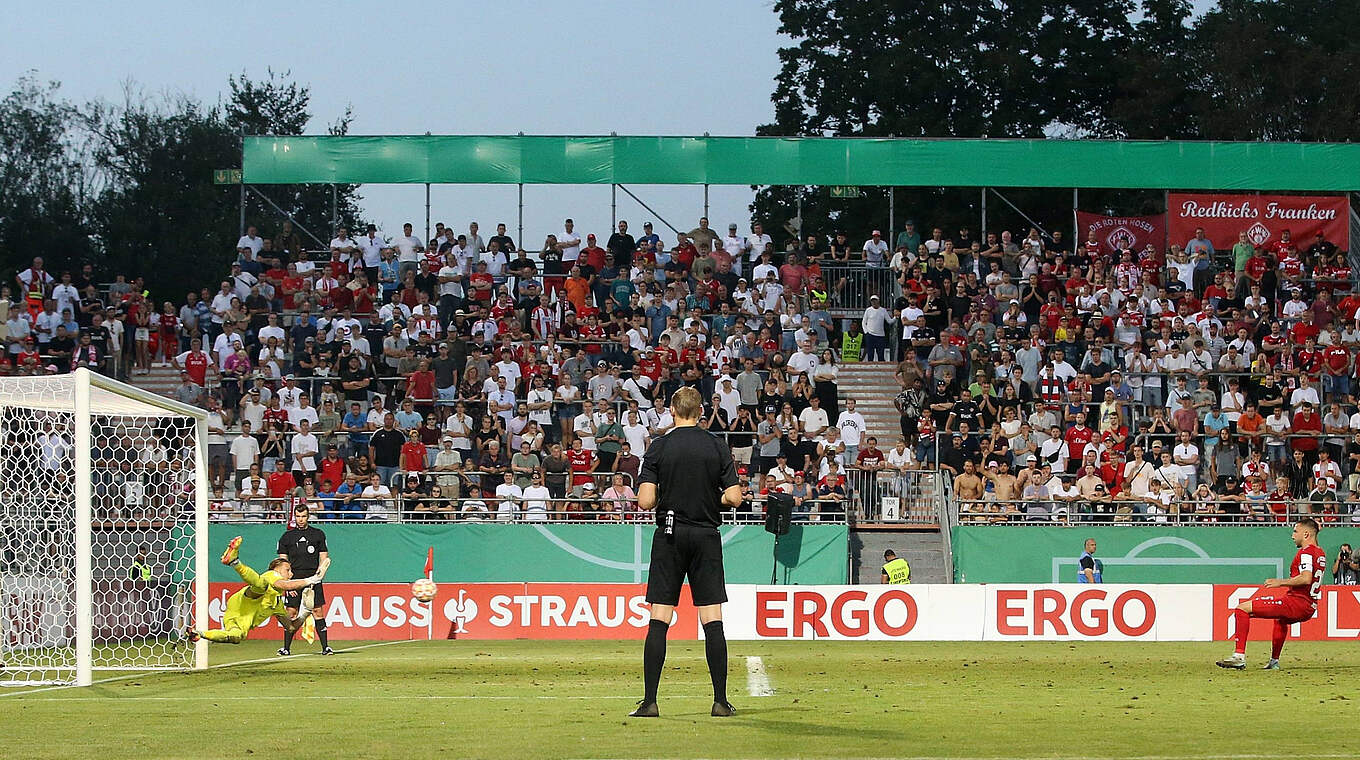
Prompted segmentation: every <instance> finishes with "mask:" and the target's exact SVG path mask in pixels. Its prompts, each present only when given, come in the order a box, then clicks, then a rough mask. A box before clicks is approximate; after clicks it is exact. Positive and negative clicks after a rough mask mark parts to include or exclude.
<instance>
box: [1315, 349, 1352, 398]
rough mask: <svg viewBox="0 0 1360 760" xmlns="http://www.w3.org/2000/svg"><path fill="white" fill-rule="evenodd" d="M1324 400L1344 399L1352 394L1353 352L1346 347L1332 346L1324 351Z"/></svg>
mask: <svg viewBox="0 0 1360 760" xmlns="http://www.w3.org/2000/svg"><path fill="white" fill-rule="evenodd" d="M1322 367H1323V373H1322V396H1323V399H1324V400H1325V399H1328V398H1331V399H1337V398H1341V399H1344V398H1345V397H1346V394H1348V393H1350V391H1351V385H1350V373H1351V352H1350V351H1347V350H1346V347H1345V346H1342V345H1340V344H1332V345H1330V346H1327V347H1326V348H1324V349H1322Z"/></svg>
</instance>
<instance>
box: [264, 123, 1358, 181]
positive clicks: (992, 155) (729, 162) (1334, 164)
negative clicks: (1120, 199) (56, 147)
mask: <svg viewBox="0 0 1360 760" xmlns="http://www.w3.org/2000/svg"><path fill="white" fill-rule="evenodd" d="M243 168H244V172H245V181H246V182H248V183H251V184H303V183H312V182H318V183H330V182H335V183H346V184H349V183H353V184H370V183H373V184H392V183H395V184H403V183H427V182H428V183H431V184H518V183H523V184H567V185H585V184H610V183H618V184H663V185H689V184H692V185H698V184H710V185H846V186H854V185H896V186H901V187H907V186H914V187H935V186H938V187H1075V188H1146V189H1187V190H1190V189H1194V190H1301V191H1333V192H1334V191H1347V190H1353V189H1360V145H1351V144H1340V143H1246V142H1234V143H1225V142H1172V141H1136V140H1134V141H1123V140H1010V139H938V140H922V139H902V138H883V139H877V138H781V137H545V136H478V135H420V136H392V137H331V136H316V137H247V138H246V139H245V153H244V157H243Z"/></svg>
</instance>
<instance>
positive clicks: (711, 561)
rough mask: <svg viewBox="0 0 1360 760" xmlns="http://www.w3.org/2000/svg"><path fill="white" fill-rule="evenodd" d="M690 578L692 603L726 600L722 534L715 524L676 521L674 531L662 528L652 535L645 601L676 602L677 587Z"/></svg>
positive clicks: (706, 603) (718, 602)
mask: <svg viewBox="0 0 1360 760" xmlns="http://www.w3.org/2000/svg"><path fill="white" fill-rule="evenodd" d="M686 578H688V579H689V596H690V599H691V600H693V602H694V606H696V607H703V606H705V605H708V604H722V603H723V602H726V601H727V581H726V579H725V578H724V577H723V557H722V535H721V534H719V533H718V530H717V528H697V527H694V526H690V525H676V526H675V535H673V536H667V535H666V532H665V531H664V530H662V529H661V528H657V529H656V533H654V534H653V535H652V564H651V570H650V571H649V572H648V574H647V601H648V602H651V603H652V604H669V605H672V606H674V605H677V604H679V603H680V587H681V586H682V585H684V583H685V579H686Z"/></svg>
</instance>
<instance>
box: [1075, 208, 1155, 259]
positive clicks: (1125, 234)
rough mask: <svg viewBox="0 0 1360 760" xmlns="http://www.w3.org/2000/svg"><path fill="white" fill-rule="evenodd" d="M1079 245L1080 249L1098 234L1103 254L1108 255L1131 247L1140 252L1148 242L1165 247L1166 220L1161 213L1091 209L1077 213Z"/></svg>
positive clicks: (1097, 238)
mask: <svg viewBox="0 0 1360 760" xmlns="http://www.w3.org/2000/svg"><path fill="white" fill-rule="evenodd" d="M1077 232H1078V233H1079V235H1080V236H1079V237H1078V239H1077V248H1078V249H1081V247H1082V246H1084V245H1086V241H1087V240H1089V239H1090V234H1091V233H1092V232H1094V233H1095V234H1096V242H1097V243H1100V253H1101V254H1102V255H1105V256H1109V255H1111V254H1115V253H1118V252H1119V251H1122V250H1125V249H1128V250H1131V251H1141V250H1143V248H1144V247H1146V246H1147V244H1148V243H1151V244H1152V245H1153V247H1154V248H1156V249H1157V250H1159V251H1160V250H1162V249H1164V248H1165V247H1166V219H1165V218H1164V217H1162V216H1160V215H1158V216H1105V215H1104V214H1092V213H1090V212H1088V211H1078V212H1077Z"/></svg>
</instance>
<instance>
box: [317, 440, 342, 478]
mask: <svg viewBox="0 0 1360 760" xmlns="http://www.w3.org/2000/svg"><path fill="white" fill-rule="evenodd" d="M339 451H340V449H339V447H338V446H336V445H335V444H334V443H332V444H330V445H328V446H327V447H326V456H325V457H324V458H322V460H321V462H320V464H319V467H318V469H317V474H318V476H319V477H320V479H321V482H322V483H324V482H326V481H327V480H329V481H330V482H331V483H332V484H335V483H340V482H342V481H344V479H345V460H344V459H343V458H341V456H340V453H339Z"/></svg>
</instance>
